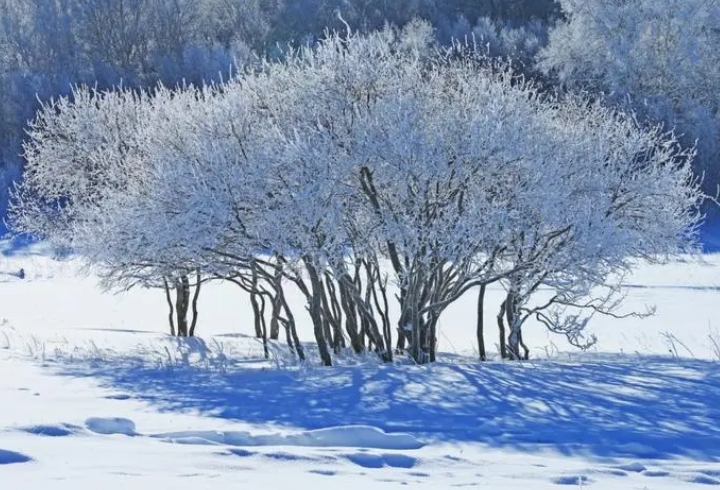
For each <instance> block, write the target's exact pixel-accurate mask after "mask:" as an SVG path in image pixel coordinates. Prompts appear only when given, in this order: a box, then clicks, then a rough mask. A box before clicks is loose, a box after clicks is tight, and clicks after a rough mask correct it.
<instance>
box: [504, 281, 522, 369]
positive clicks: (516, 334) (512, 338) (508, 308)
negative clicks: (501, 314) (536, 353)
mask: <svg viewBox="0 0 720 490" xmlns="http://www.w3.org/2000/svg"><path fill="white" fill-rule="evenodd" d="M505 302H506V305H505V317H506V318H507V323H508V328H510V335H509V336H508V345H507V350H508V357H509V358H510V359H512V360H515V361H519V360H520V359H521V357H520V342H521V340H522V333H521V330H520V329H521V326H522V325H521V323H520V315H519V312H518V308H517V303H518V301H517V297H516V295H515V293H514V292H513V291H512V289H511V290H510V292H509V293H508V295H507V298H506V299H505Z"/></svg>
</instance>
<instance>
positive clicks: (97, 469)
mask: <svg viewBox="0 0 720 490" xmlns="http://www.w3.org/2000/svg"><path fill="white" fill-rule="evenodd" d="M718 265H720V257H716V256H707V257H706V263H705V264H697V263H686V264H675V265H670V266H662V267H658V266H647V265H642V266H639V267H638V269H637V272H636V273H635V275H634V276H633V278H632V279H631V281H630V284H631V285H632V286H631V287H630V288H628V299H627V304H626V308H628V309H632V308H636V309H642V308H644V307H645V306H646V305H652V304H655V305H656V306H657V308H658V311H657V314H656V316H654V317H652V318H649V319H645V320H640V319H627V320H615V319H607V318H598V319H596V320H595V321H594V322H593V323H591V325H590V328H591V329H592V331H593V332H594V333H596V334H597V335H598V336H599V342H598V344H597V346H596V347H595V348H594V350H593V351H592V352H588V353H580V352H577V351H573V350H571V349H569V348H567V347H565V343H564V340H563V339H562V338H559V337H557V336H550V335H548V334H547V333H545V332H543V331H542V330H541V328H540V326H539V325H529V326H528V328H527V333H526V337H527V339H526V340H527V342H528V345H529V346H530V347H531V349H532V354H531V361H529V362H523V363H511V362H499V361H491V362H489V363H484V364H480V363H476V362H475V355H474V347H473V346H472V345H473V344H472V342H473V339H474V298H472V295H470V296H469V297H468V298H467V300H466V301H461V302H460V303H459V304H458V305H457V306H455V307H453V308H452V309H451V310H449V311H448V312H447V314H446V315H445V316H443V317H442V318H441V320H440V332H439V342H440V349H441V356H440V362H438V363H437V364H435V365H426V366H413V365H410V364H407V363H399V364H397V365H393V366H383V365H380V364H379V363H378V362H377V361H376V360H375V359H373V358H370V357H368V358H365V359H359V358H357V357H354V356H351V355H349V354H348V355H347V356H346V357H344V358H342V359H341V360H340V362H339V363H338V364H339V365H338V366H336V367H333V368H321V367H319V366H317V364H318V362H317V360H318V359H317V353H315V352H313V351H312V350H311V349H310V347H308V348H309V350H310V354H311V357H312V362H310V363H308V364H306V365H303V366H299V365H297V363H296V362H295V361H294V360H293V359H292V358H291V357H290V356H289V355H288V354H287V352H286V350H285V349H284V348H283V347H282V345H281V344H277V345H273V350H272V354H273V355H272V358H271V359H270V360H269V361H266V360H264V359H262V346H261V344H260V343H259V342H258V341H256V340H255V339H254V338H252V337H251V336H250V335H251V334H252V320H251V315H250V314H249V313H248V311H249V305H248V304H247V302H246V300H245V297H244V295H242V294H240V292H239V291H237V288H233V287H231V286H224V285H221V284H209V285H208V287H207V288H206V290H205V291H204V292H203V296H202V297H201V300H200V315H201V316H200V323H199V326H198V333H199V334H200V337H199V338H195V339H185V340H179V339H177V338H172V337H170V336H168V335H166V334H165V331H166V330H167V326H166V310H165V309H164V307H165V305H164V303H163V297H162V293H161V292H160V291H153V290H150V291H148V290H137V291H131V292H129V293H125V294H122V295H112V294H103V293H101V292H100V291H99V290H98V288H97V287H96V285H95V282H94V280H93V279H92V278H84V277H82V276H81V275H79V274H78V270H77V264H76V263H74V262H62V263H59V262H54V261H52V260H50V259H49V258H47V257H46V256H45V252H44V251H42V250H40V251H38V252H37V254H34V255H33V254H28V253H24V254H19V255H16V256H6V257H4V258H3V259H2V262H1V263H0V270H1V271H3V272H8V273H12V272H14V271H17V270H19V269H20V268H24V270H25V272H26V278H25V279H22V280H21V279H19V278H17V277H14V276H12V275H10V274H5V275H4V276H3V278H2V282H1V283H0V288H2V297H3V299H4V301H3V307H2V311H1V312H0V319H1V321H2V325H1V326H0V372H2V373H3V377H2V381H0V478H2V481H3V488H8V489H15V488H18V489H20V488H38V489H40V488H42V489H65V488H67V489H73V490H77V489H84V488H87V489H91V488H98V487H102V488H106V489H114V488H118V489H119V488H125V487H126V486H127V485H128V484H132V485H140V486H142V487H143V488H144V487H146V486H150V485H154V486H155V487H157V488H177V489H184V488H193V489H197V488H205V487H207V486H209V485H226V484H227V485H233V487H238V486H239V487H245V486H247V487H248V488H263V487H266V488H275V487H277V486H278V485H280V484H282V483H284V482H287V481H292V482H293V483H294V484H295V485H296V486H297V487H298V488H313V489H322V488H337V486H338V485H342V486H345V487H347V488H376V487H377V488H395V487H398V488H399V487H406V486H413V487H414V486H428V487H430V486H432V487H434V488H456V487H458V488H459V487H481V488H498V489H515V488H517V489H527V488H533V489H535V488H558V486H563V485H571V486H573V485H575V486H589V487H591V488H598V489H615V488H620V489H625V488H627V489H645V488H647V489H670V488H672V489H675V488H697V486H698V485H720V425H719V424H718V421H719V420H720V362H718V350H717V347H716V344H715V343H714V342H717V341H718V340H719V339H720V335H718V328H720V325H718V324H717V323H715V324H714V322H713V318H714V313H715V311H716V305H717V295H718V294H720V292H719V291H718V285H720V281H718V280H717V279H716V277H717V267H718ZM493 295H496V298H497V299H499V298H500V297H501V291H499V290H498V291H494V292H493V291H490V292H489V296H490V298H491V301H494V300H495V296H493ZM291 299H292V300H293V301H298V302H299V301H301V300H300V298H299V296H298V297H296V298H291ZM497 302H498V303H499V301H497ZM491 313H493V312H491ZM300 335H301V336H304V340H310V339H311V329H310V328H309V327H307V325H304V324H302V323H301V328H300ZM496 336H497V334H496V332H495V331H494V330H492V329H487V331H486V338H487V340H486V341H487V342H488V345H489V346H490V350H491V351H495V350H496V349H494V348H493V347H492V346H493V345H494V342H495V340H494V339H495V338H496Z"/></svg>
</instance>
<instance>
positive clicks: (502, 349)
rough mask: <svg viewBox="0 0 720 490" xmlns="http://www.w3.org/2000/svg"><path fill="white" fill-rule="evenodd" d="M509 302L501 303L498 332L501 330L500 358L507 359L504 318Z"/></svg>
mask: <svg viewBox="0 0 720 490" xmlns="http://www.w3.org/2000/svg"><path fill="white" fill-rule="evenodd" d="M506 303H507V300H503V302H502V303H500V312H499V313H498V315H497V324H498V330H500V357H501V358H502V359H507V357H508V355H507V348H506V347H505V323H503V317H504V316H505V309H506Z"/></svg>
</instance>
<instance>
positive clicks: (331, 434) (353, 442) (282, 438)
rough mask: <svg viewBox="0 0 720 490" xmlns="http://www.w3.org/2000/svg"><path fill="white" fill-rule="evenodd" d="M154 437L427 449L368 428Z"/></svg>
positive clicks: (244, 443)
mask: <svg viewBox="0 0 720 490" xmlns="http://www.w3.org/2000/svg"><path fill="white" fill-rule="evenodd" d="M152 437H156V438H159V439H163V440H164V441H167V442H172V443H175V444H201V445H215V444H224V445H228V446H246V447H257V446H298V447H359V448H367V449H387V450H413V449H420V448H422V447H423V446H424V444H423V443H421V442H420V441H418V440H417V439H416V438H415V437H414V436H412V435H410V434H405V433H393V434H388V433H386V432H384V431H382V430H381V429H378V428H377V427H371V426H365V425H353V426H341V427H330V428H327V429H318V430H310V431H305V432H298V433H295V434H260V435H255V434H250V433H249V432H235V431H228V432H219V431H183V432H168V433H163V434H156V435H153V436H152Z"/></svg>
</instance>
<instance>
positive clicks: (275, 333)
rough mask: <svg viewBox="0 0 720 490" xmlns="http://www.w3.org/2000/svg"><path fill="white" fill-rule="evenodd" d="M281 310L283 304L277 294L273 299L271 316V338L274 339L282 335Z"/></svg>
mask: <svg viewBox="0 0 720 490" xmlns="http://www.w3.org/2000/svg"><path fill="white" fill-rule="evenodd" d="M281 310H282V304H280V300H279V299H278V298H277V296H275V298H273V301H272V315H271V317H270V338H271V339H272V340H277V339H278V337H280V322H279V321H278V319H279V317H280V311H281Z"/></svg>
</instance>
